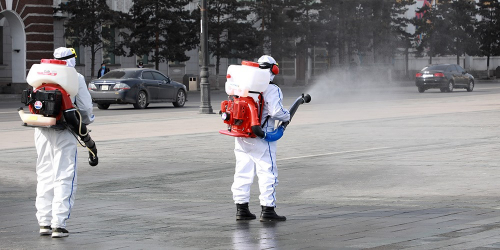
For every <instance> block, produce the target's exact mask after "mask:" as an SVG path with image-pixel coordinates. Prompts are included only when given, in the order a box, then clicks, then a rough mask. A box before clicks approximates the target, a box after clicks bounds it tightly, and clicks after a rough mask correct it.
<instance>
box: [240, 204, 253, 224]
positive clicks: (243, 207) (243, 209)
mask: <svg viewBox="0 0 500 250" xmlns="http://www.w3.org/2000/svg"><path fill="white" fill-rule="evenodd" d="M256 218H257V217H256V216H255V214H252V213H250V209H249V208H248V203H243V204H236V220H255V219H256Z"/></svg>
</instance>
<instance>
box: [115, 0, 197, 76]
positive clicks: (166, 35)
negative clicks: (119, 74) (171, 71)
mask: <svg viewBox="0 0 500 250" xmlns="http://www.w3.org/2000/svg"><path fill="white" fill-rule="evenodd" d="M187 4H189V1H187V0H177V1H169V0H133V5H132V8H131V9H130V12H129V13H130V15H129V16H128V20H127V25H126V27H127V28H128V30H126V31H122V32H120V36H121V37H122V39H123V42H122V44H121V45H122V48H123V47H126V48H128V49H129V51H128V56H133V55H138V56H143V55H149V54H150V53H151V52H153V53H152V56H151V61H154V62H155V68H156V69H157V70H158V69H159V64H160V62H167V61H180V62H184V61H187V60H189V57H188V56H186V53H185V52H186V51H189V50H191V49H193V48H195V47H196V46H197V45H198V44H199V37H198V30H199V29H196V27H197V21H198V20H196V19H194V17H193V16H192V14H191V13H190V12H189V11H188V10H186V9H185V8H184V7H185V6H186V5H187Z"/></svg>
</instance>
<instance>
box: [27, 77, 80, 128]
mask: <svg viewBox="0 0 500 250" xmlns="http://www.w3.org/2000/svg"><path fill="white" fill-rule="evenodd" d="M21 102H22V103H24V104H25V105H26V106H28V107H29V111H30V113H32V114H38V115H43V116H44V117H53V118H55V119H56V120H57V121H60V120H61V118H62V111H64V110H68V109H71V108H73V104H72V103H71V99H70V97H69V94H68V93H67V92H66V91H65V90H64V89H63V88H62V87H61V86H59V85H57V84H50V83H49V84H44V85H42V86H40V87H38V88H36V89H34V90H31V89H26V90H23V93H22V95H21Z"/></svg>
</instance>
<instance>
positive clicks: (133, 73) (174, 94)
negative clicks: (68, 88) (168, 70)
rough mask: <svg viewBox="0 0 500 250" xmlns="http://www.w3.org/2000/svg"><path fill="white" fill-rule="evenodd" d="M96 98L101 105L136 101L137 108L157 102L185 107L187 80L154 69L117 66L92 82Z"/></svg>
mask: <svg viewBox="0 0 500 250" xmlns="http://www.w3.org/2000/svg"><path fill="white" fill-rule="evenodd" d="M89 91H90V96H91V97H92V101H93V102H94V103H97V107H98V108H99V109H107V108H109V105H111V104H133V105H134V107H135V108H137V109H143V108H146V107H147V106H148V105H149V104H150V103H154V102H172V103H173V104H174V106H175V107H182V106H184V104H185V103H186V101H187V91H186V86H184V84H180V83H178V82H175V81H172V80H171V79H170V78H169V77H168V76H165V75H164V74H162V73H161V72H159V71H157V70H154V69H145V68H129V69H115V70H112V71H110V72H108V73H107V74H106V75H104V76H102V77H101V78H99V79H96V80H93V81H91V82H90V84H89Z"/></svg>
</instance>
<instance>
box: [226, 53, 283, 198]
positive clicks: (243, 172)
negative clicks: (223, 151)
mask: <svg viewBox="0 0 500 250" xmlns="http://www.w3.org/2000/svg"><path fill="white" fill-rule="evenodd" d="M258 62H259V63H263V62H267V63H270V64H276V61H275V60H274V59H273V58H272V57H270V56H262V57H261V58H260V59H259V61H258ZM273 79H274V75H273V74H272V73H271V81H272V80H273ZM262 94H263V97H264V107H263V111H262V121H261V124H263V125H264V127H263V131H264V132H272V131H273V130H274V125H275V121H276V120H279V121H283V122H286V121H289V120H290V112H289V111H288V110H287V109H285V108H284V107H283V104H282V100H283V94H282V92H281V89H280V88H279V87H278V86H277V85H275V84H272V83H271V84H269V86H268V87H267V89H266V90H265V91H264V92H263V93H262ZM268 116H269V118H268V119H267V122H266V118H267V117H268ZM276 144H277V141H273V142H268V141H265V140H264V139H261V138H258V137H257V138H244V137H236V138H235V148H234V154H235V156H236V167H235V174H234V182H233V185H232V187H231V191H232V192H233V200H234V202H235V204H244V203H248V202H249V200H250V186H251V185H252V183H253V179H254V176H255V174H257V177H258V179H259V189H260V196H259V200H260V205H261V206H266V207H275V206H276V186H277V185H278V168H277V166H276Z"/></svg>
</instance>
